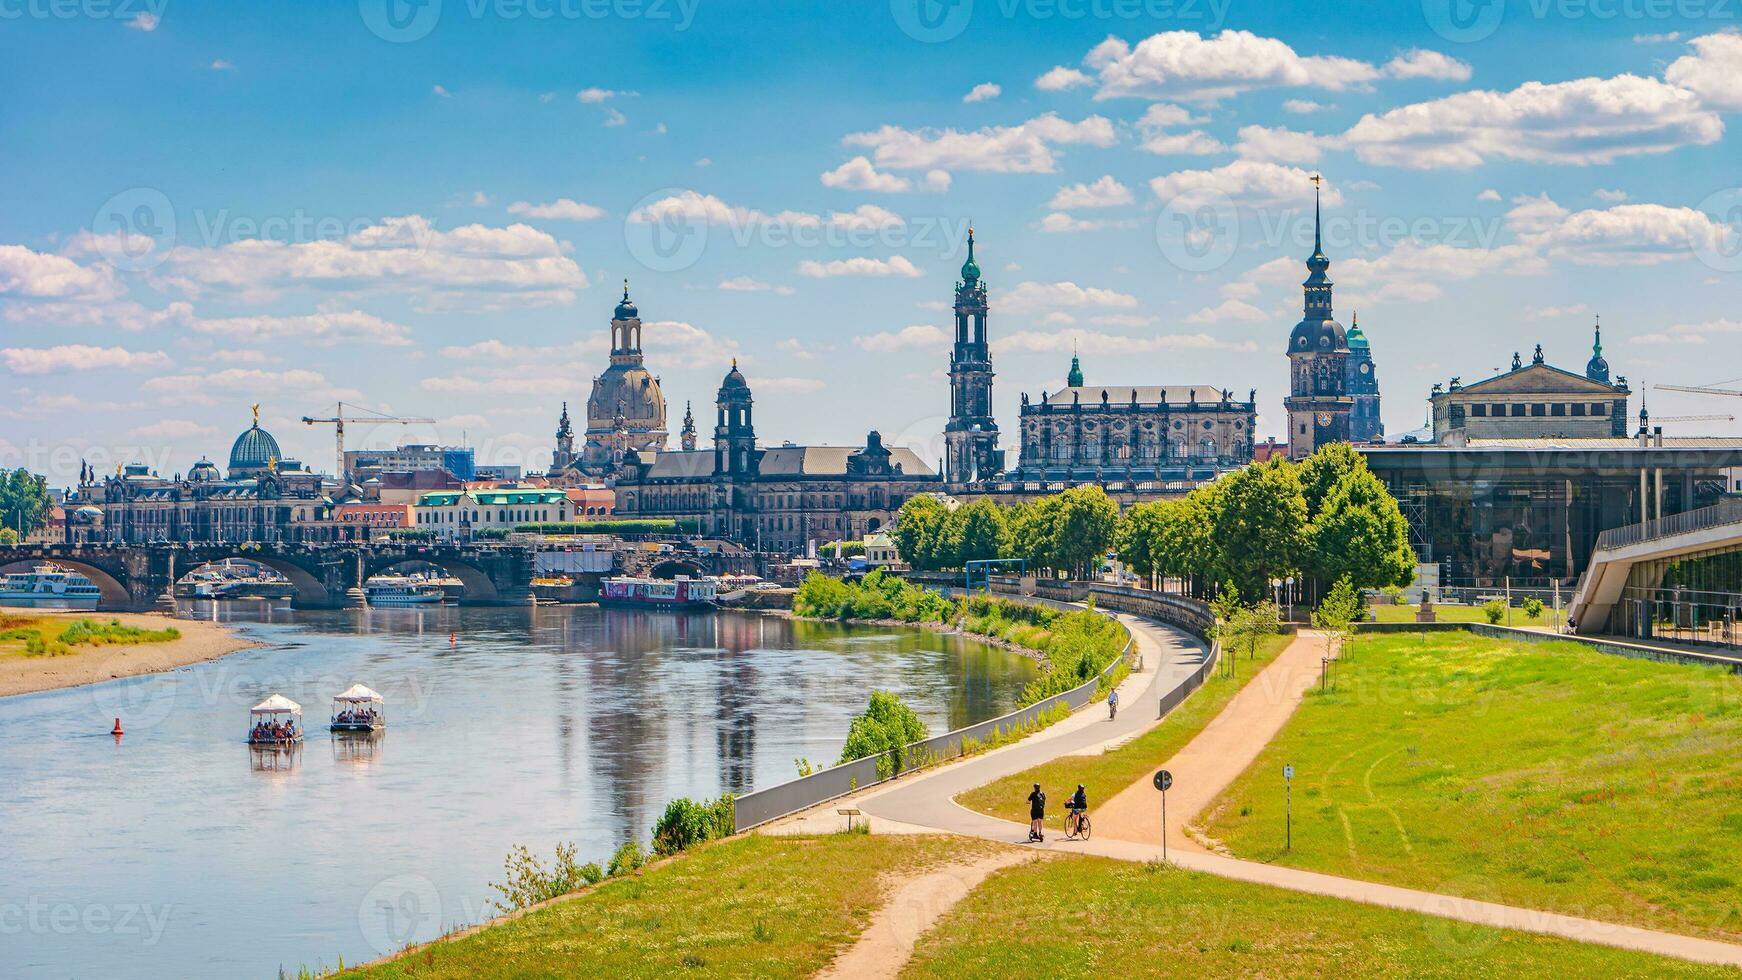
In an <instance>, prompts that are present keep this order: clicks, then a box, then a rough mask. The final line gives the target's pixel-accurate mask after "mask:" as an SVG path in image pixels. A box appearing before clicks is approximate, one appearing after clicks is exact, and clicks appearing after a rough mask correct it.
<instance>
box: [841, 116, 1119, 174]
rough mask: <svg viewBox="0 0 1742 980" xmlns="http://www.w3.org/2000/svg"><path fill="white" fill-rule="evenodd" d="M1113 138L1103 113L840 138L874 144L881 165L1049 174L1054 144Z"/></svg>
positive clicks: (887, 129)
mask: <svg viewBox="0 0 1742 980" xmlns="http://www.w3.org/2000/svg"><path fill="white" fill-rule="evenodd" d="M1116 141H1117V137H1116V136H1115V134H1114V132H1113V124H1112V123H1111V122H1109V121H1108V120H1107V119H1106V118H1105V117H1103V116H1089V117H1088V118H1086V119H1083V120H1082V121H1081V122H1074V123H1073V122H1068V121H1066V120H1064V119H1061V118H1059V117H1058V116H1057V115H1056V114H1054V113H1050V112H1049V113H1046V114H1044V115H1040V116H1036V117H1035V118H1033V119H1030V120H1028V121H1027V122H1024V123H1020V124H1018V125H1015V126H989V127H986V128H984V129H977V130H974V131H972V132H962V131H960V130H956V129H942V130H939V129H918V130H909V129H903V128H901V127H899V126H884V127H883V128H881V129H877V130H873V131H871V132H864V133H849V134H848V135H847V136H846V137H844V138H843V139H842V141H841V142H842V143H844V144H845V145H847V146H864V147H870V148H872V154H871V155H872V159H873V160H874V161H875V162H876V163H877V164H878V165H879V166H883V167H889V168H892V169H895V170H926V169H931V168H944V169H951V170H981V171H990V172H994V173H1053V172H1055V171H1056V170H1057V169H1058V164H1057V160H1056V158H1055V157H1054V155H1053V150H1054V147H1056V146H1062V145H1069V144H1082V145H1086V146H1098V147H1106V146H1112V145H1113V144H1114V143H1115V142H1116Z"/></svg>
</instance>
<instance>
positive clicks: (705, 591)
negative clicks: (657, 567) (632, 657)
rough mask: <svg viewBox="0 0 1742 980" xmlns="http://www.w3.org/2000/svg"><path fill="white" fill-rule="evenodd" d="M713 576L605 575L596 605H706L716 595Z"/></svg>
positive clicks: (683, 606) (704, 607)
mask: <svg viewBox="0 0 1742 980" xmlns="http://www.w3.org/2000/svg"><path fill="white" fill-rule="evenodd" d="M718 591H719V590H718V588H717V586H716V583H715V582H714V580H713V579H694V578H685V577H683V576H679V577H677V578H633V577H629V576H622V577H619V578H608V579H606V580H605V582H604V586H603V587H602V588H601V589H600V590H599V605H601V606H616V607H621V608H642V609H708V608H711V607H713V605H714V602H715V600H716V599H717V598H718Z"/></svg>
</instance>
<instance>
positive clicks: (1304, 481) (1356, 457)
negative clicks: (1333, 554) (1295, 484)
mask: <svg viewBox="0 0 1742 980" xmlns="http://www.w3.org/2000/svg"><path fill="white" fill-rule="evenodd" d="M1365 469H1367V461H1366V460H1364V459H1362V458H1361V454H1360V453H1358V452H1356V451H1355V450H1354V448H1353V447H1351V446H1350V445H1349V444H1348V443H1346V442H1333V443H1331V444H1330V445H1328V446H1323V447H1321V448H1320V449H1319V451H1318V452H1315V453H1313V454H1312V455H1311V456H1308V457H1307V458H1306V459H1304V460H1302V461H1301V464H1300V492H1301V496H1302V497H1303V498H1305V500H1306V505H1307V519H1308V520H1317V519H1318V517H1319V513H1320V512H1321V511H1322V510H1324V506H1325V502H1326V501H1327V500H1329V499H1330V496H1331V491H1332V490H1334V489H1335V488H1336V487H1337V485H1338V484H1339V483H1341V482H1342V481H1343V480H1344V479H1345V478H1346V477H1348V475H1349V474H1350V473H1354V472H1355V471H1357V470H1365Z"/></svg>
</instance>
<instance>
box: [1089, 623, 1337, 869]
mask: <svg viewBox="0 0 1742 980" xmlns="http://www.w3.org/2000/svg"><path fill="white" fill-rule="evenodd" d="M1324 655H1325V638H1324V634H1322V633H1317V632H1309V631H1306V630H1302V631H1301V632H1300V634H1299V635H1297V636H1296V637H1295V638H1294V641H1293V642H1291V643H1290V644H1289V645H1288V646H1287V647H1285V648H1283V651H1282V653H1280V654H1278V655H1277V656H1276V659H1275V660H1272V661H1271V662H1270V663H1269V664H1267V665H1265V667H1264V670H1263V671H1262V672H1261V673H1259V675H1258V676H1257V677H1254V678H1252V679H1251V680H1250V681H1248V682H1247V684H1246V686H1245V687H1243V688H1241V689H1240V693H1238V694H1236V695H1234V697H1233V698H1232V699H1231V700H1230V701H1229V702H1228V704H1227V706H1226V707H1224V708H1223V709H1222V711H1221V713H1220V714H1218V715H1216V717H1215V718H1214V719H1212V720H1211V721H1210V723H1209V724H1208V725H1205V726H1204V730H1203V731H1201V732H1199V733H1198V734H1197V736H1196V737H1194V738H1193V739H1192V740H1191V741H1190V742H1189V743H1187V744H1186V746H1185V747H1184V748H1182V749H1180V750H1179V752H1178V753H1176V754H1175V755H1174V757H1173V758H1171V759H1168V760H1167V771H1168V772H1170V773H1172V774H1173V789H1171V790H1169V791H1168V794H1167V811H1168V825H1167V846H1168V847H1169V848H1170V849H1171V848H1183V849H1189V850H1199V851H1201V850H1204V848H1202V847H1201V846H1199V845H1198V843H1197V842H1196V841H1195V840H1194V839H1193V838H1192V837H1190V836H1188V835H1187V834H1186V832H1185V828H1186V824H1187V822H1188V821H1190V820H1191V819H1192V818H1194V817H1196V816H1197V815H1199V814H1201V813H1203V812H1204V810H1205V808H1207V807H1208V806H1209V805H1210V804H1211V803H1212V802H1213V801H1214V800H1215V799H1216V797H1218V796H1220V795H1222V791H1223V790H1225V789H1227V788H1228V786H1229V785H1230V784H1232V783H1233V782H1234V780H1235V778H1237V777H1238V776H1239V775H1240V774H1241V773H1243V772H1245V771H1246V769H1247V767H1248V766H1250V765H1252V761H1253V760H1254V759H1257V758H1258V753H1260V752H1262V751H1263V750H1264V747H1265V746H1266V745H1268V744H1269V743H1270V740H1271V739H1272V738H1275V737H1276V733H1277V732H1279V731H1281V730H1282V726H1283V724H1285V723H1286V722H1287V721H1288V719H1289V716H1290V715H1293V714H1294V710H1295V708H1296V707H1298V706H1299V705H1300V700H1301V697H1302V696H1303V695H1304V694H1305V693H1306V690H1307V688H1310V687H1312V686H1313V685H1314V684H1317V683H1318V682H1319V673H1320V665H1321V659H1322V658H1323V657H1324ZM1241 666H1242V665H1241V664H1240V663H1239V662H1238V661H1235V662H1234V669H1235V670H1239V669H1240V667H1241ZM1156 761H1157V762H1158V763H1159V762H1160V761H1161V760H1156ZM1094 822H1095V833H1096V834H1097V835H1100V836H1106V837H1118V838H1120V839H1121V840H1131V841H1139V842H1150V843H1154V844H1155V845H1156V846H1158V847H1159V846H1160V844H1161V794H1160V793H1158V792H1156V791H1155V787H1154V786H1153V785H1151V784H1150V781H1149V780H1148V779H1143V780H1139V781H1138V782H1136V783H1133V784H1131V785H1130V786H1128V787H1126V788H1125V789H1124V790H1123V791H1121V792H1120V793H1119V794H1118V795H1117V796H1114V797H1113V798H1112V799H1110V800H1108V801H1106V802H1105V803H1103V804H1101V805H1100V806H1099V807H1097V808H1096V809H1095V811H1094Z"/></svg>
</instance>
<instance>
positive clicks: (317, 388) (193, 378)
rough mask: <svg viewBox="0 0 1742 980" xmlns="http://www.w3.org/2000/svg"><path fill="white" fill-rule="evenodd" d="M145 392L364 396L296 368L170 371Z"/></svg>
mask: <svg viewBox="0 0 1742 980" xmlns="http://www.w3.org/2000/svg"><path fill="white" fill-rule="evenodd" d="M140 388H141V389H142V390H144V391H148V392H153V393H156V394H164V395H170V396H180V395H185V394H186V393H187V392H190V391H209V390H216V391H223V392H232V393H239V394H245V395H256V394H258V393H260V392H262V391H270V392H285V393H291V394H294V395H296V396H297V397H299V398H318V399H320V400H322V401H337V400H344V399H350V398H357V397H360V396H361V394H362V393H361V392H359V391H357V390H356V389H355V388H337V387H334V386H333V385H332V384H330V383H329V382H328V381H327V378H326V375H324V374H321V373H320V372H318V371H308V370H304V369H301V368H294V369H291V370H286V371H262V370H258V369H255V368H225V369H224V370H222V371H213V372H210V373H208V374H167V375H163V376H161V377H156V378H150V379H147V380H146V381H145V382H144V383H143V384H141V385H140Z"/></svg>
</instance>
